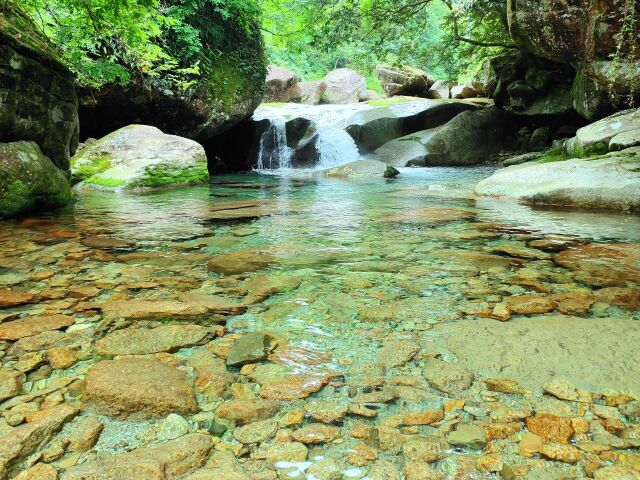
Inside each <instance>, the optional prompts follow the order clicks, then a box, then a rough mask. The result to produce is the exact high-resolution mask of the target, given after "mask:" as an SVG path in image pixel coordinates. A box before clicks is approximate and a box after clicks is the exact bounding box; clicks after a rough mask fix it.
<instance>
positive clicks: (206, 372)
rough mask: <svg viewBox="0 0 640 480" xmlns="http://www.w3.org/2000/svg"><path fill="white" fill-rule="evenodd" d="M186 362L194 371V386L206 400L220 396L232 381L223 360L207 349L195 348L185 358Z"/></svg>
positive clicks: (231, 376)
mask: <svg viewBox="0 0 640 480" xmlns="http://www.w3.org/2000/svg"><path fill="white" fill-rule="evenodd" d="M187 364H188V365H189V366H190V367H191V368H193V369H194V370H195V372H196V382H195V388H196V389H197V390H198V391H199V392H200V393H201V394H202V395H203V396H204V397H205V399H206V401H207V402H213V401H216V400H219V399H220V398H222V395H223V394H224V392H225V391H226V390H227V388H229V385H230V384H231V383H232V382H233V379H234V377H233V375H231V373H229V372H228V371H227V369H226V367H225V363H224V360H222V359H221V358H218V357H216V356H215V355H213V354H212V353H210V352H209V351H208V350H202V349H201V350H196V351H195V352H194V353H193V355H191V357H189V359H188V360H187Z"/></svg>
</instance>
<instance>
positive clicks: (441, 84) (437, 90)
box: [428, 80, 451, 100]
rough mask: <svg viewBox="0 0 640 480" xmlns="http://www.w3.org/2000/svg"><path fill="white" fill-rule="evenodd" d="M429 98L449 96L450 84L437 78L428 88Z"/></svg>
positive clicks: (446, 97)
mask: <svg viewBox="0 0 640 480" xmlns="http://www.w3.org/2000/svg"><path fill="white" fill-rule="evenodd" d="M428 96H429V98H433V99H445V100H446V99H448V98H451V84H450V83H449V82H445V81H444V80H438V81H437V82H434V84H433V85H432V86H431V88H430V89H429V95H428Z"/></svg>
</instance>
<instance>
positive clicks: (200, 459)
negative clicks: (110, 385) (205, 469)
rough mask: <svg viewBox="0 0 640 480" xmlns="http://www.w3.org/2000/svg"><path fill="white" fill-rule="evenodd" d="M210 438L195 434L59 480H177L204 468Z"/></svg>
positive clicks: (76, 469) (68, 473)
mask: <svg viewBox="0 0 640 480" xmlns="http://www.w3.org/2000/svg"><path fill="white" fill-rule="evenodd" d="M211 447H212V443H211V437H210V436H209V435H204V434H201V433H192V434H189V435H185V436H183V437H180V438H178V439H177V440H171V441H169V442H167V443H165V444H163V445H160V446H157V447H151V448H140V449H137V450H134V451H132V452H127V453H121V454H118V455H113V456H110V457H107V458H104V459H99V460H94V461H90V462H86V463H83V464H82V465H78V466H75V467H71V468H68V469H67V470H65V471H64V472H63V473H62V474H61V475H60V480H110V479H118V480H142V479H144V480H174V479H176V478H178V477H179V476H181V475H184V474H186V473H189V472H192V471H193V470H195V469H196V468H199V467H201V466H202V465H203V464H204V462H205V461H206V459H207V456H208V455H209V452H210V451H211Z"/></svg>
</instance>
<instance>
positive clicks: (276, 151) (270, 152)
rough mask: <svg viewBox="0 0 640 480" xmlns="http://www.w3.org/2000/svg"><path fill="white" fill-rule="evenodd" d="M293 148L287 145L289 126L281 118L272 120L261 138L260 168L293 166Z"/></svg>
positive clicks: (276, 168)
mask: <svg viewBox="0 0 640 480" xmlns="http://www.w3.org/2000/svg"><path fill="white" fill-rule="evenodd" d="M292 156H293V149H291V148H289V146H288V145H287V128H286V124H285V121H284V120H283V119H281V118H275V119H272V120H271V124H270V125H269V128H268V129H267V131H266V132H264V133H263V134H262V138H260V148H259V150H258V163H257V164H256V168H257V169H258V170H278V169H286V168H291V157H292Z"/></svg>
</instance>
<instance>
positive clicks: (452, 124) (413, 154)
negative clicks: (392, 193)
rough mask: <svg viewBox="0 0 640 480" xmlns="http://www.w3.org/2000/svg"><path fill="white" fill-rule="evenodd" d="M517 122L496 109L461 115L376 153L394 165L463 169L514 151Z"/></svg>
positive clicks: (382, 148)
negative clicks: (455, 167)
mask: <svg viewBox="0 0 640 480" xmlns="http://www.w3.org/2000/svg"><path fill="white" fill-rule="evenodd" d="M517 128H518V127H517V121H516V120H515V119H514V117H513V115H511V114H510V113H508V112H505V111H504V110H500V109H498V108H496V107H487V108H483V109H480V110H473V111H467V112H463V113H461V114H459V115H457V116H456V117H454V118H453V119H452V120H451V121H449V122H448V123H446V124H445V125H440V126H438V127H435V128H431V129H427V130H423V131H420V132H416V133H413V134H410V135H407V136H404V137H401V138H398V139H395V140H392V141H390V142H388V143H386V144H385V145H383V146H382V147H380V148H379V149H377V150H376V153H377V154H378V156H379V157H380V159H381V160H382V161H384V162H387V163H389V164H391V165H394V166H399V167H404V166H421V167H422V166H463V165H476V164H481V163H485V162H487V161H489V160H490V159H491V157H492V155H494V154H497V153H500V152H503V151H509V150H512V149H514V148H515V142H516V132H517Z"/></svg>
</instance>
